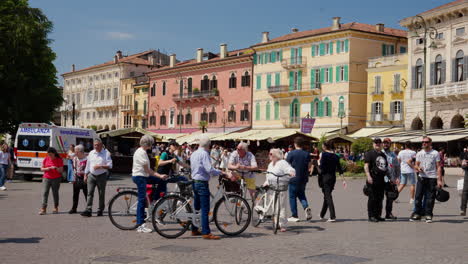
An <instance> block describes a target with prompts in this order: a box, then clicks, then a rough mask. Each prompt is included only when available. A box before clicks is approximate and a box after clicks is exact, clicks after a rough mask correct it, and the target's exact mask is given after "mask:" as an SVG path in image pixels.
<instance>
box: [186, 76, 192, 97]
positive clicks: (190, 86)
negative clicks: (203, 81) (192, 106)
mask: <svg viewBox="0 0 468 264" xmlns="http://www.w3.org/2000/svg"><path fill="white" fill-rule="evenodd" d="M187 93H188V94H192V78H188V79H187Z"/></svg>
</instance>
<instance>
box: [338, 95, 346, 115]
mask: <svg viewBox="0 0 468 264" xmlns="http://www.w3.org/2000/svg"><path fill="white" fill-rule="evenodd" d="M338 117H340V118H343V117H345V105H344V97H343V96H340V99H339V100H338Z"/></svg>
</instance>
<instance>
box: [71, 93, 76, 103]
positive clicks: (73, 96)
mask: <svg viewBox="0 0 468 264" xmlns="http://www.w3.org/2000/svg"><path fill="white" fill-rule="evenodd" d="M71 102H72V103H74V102H75V95H74V94H72V100H71Z"/></svg>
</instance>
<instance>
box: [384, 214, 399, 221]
mask: <svg viewBox="0 0 468 264" xmlns="http://www.w3.org/2000/svg"><path fill="white" fill-rule="evenodd" d="M385 219H388V220H397V217H396V216H394V215H393V214H388V215H386V216H385Z"/></svg>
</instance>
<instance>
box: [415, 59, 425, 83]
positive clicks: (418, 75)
mask: <svg viewBox="0 0 468 264" xmlns="http://www.w3.org/2000/svg"><path fill="white" fill-rule="evenodd" d="M414 75H415V77H416V78H414V81H415V83H414V88H415V89H419V88H422V78H423V63H422V60H421V59H418V60H417V61H416V67H415V72H414Z"/></svg>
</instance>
